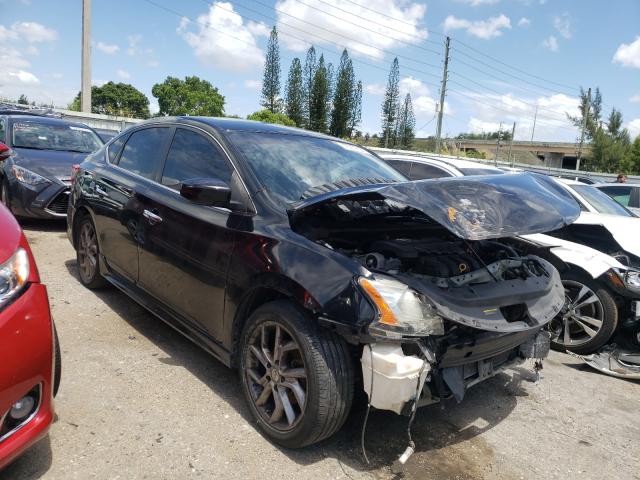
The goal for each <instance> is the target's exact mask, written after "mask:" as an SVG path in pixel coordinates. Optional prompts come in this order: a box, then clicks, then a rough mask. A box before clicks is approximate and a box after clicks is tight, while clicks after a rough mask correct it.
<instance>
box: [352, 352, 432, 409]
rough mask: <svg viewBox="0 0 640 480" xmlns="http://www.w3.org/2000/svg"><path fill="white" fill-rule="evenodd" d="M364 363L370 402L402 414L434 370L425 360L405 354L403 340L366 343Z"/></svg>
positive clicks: (364, 375) (365, 382)
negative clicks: (400, 341) (401, 341)
mask: <svg viewBox="0 0 640 480" xmlns="http://www.w3.org/2000/svg"><path fill="white" fill-rule="evenodd" d="M360 363H361V364H362V380H363V383H364V390H365V392H367V395H368V396H369V403H370V404H371V405H372V406H374V407H375V408H378V409H381V410H391V411H393V412H396V413H398V414H400V413H402V410H403V408H404V405H405V404H406V403H407V402H409V401H411V400H413V399H415V397H416V394H417V392H418V391H421V390H422V386H423V385H424V382H425V380H426V378H427V375H428V374H429V371H430V370H431V365H429V363H427V362H425V361H424V360H421V359H420V358H418V357H415V356H407V355H405V354H404V353H403V352H402V347H401V346H400V344H399V343H381V344H371V345H365V346H364V349H363V350H362V358H361V359H360Z"/></svg>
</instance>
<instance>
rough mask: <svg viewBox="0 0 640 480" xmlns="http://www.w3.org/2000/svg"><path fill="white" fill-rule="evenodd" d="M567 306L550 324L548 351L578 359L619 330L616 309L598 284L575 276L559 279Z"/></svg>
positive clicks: (612, 301) (607, 292) (578, 275)
mask: <svg viewBox="0 0 640 480" xmlns="http://www.w3.org/2000/svg"><path fill="white" fill-rule="evenodd" d="M562 285H563V286H564V289H565V296H566V303H565V306H564V308H563V309H562V311H561V312H560V313H559V314H558V315H557V316H556V318H554V319H553V320H552V321H551V322H550V323H549V331H550V332H551V347H552V348H553V349H554V350H560V351H565V350H568V351H570V352H573V353H577V354H579V355H587V354H589V353H593V352H595V351H596V350H598V349H599V348H600V347H602V346H603V345H604V344H606V343H607V342H608V341H609V340H610V339H611V337H612V335H613V333H614V332H615V330H616V328H617V326H618V308H617V306H616V302H615V301H614V299H613V297H612V296H611V294H610V293H609V291H608V290H607V289H606V288H604V287H603V286H602V285H601V284H600V283H599V282H597V281H595V280H593V279H591V278H587V277H586V276H585V275H580V274H577V273H575V272H568V273H566V274H563V275H562Z"/></svg>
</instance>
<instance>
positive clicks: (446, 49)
mask: <svg viewBox="0 0 640 480" xmlns="http://www.w3.org/2000/svg"><path fill="white" fill-rule="evenodd" d="M450 42H451V38H450V37H447V38H446V40H445V41H444V69H443V70H442V85H441V87H440V105H439V110H438V128H437V130H436V153H440V136H441V135H442V115H443V114H444V97H445V94H446V93H447V76H448V75H449V43H450Z"/></svg>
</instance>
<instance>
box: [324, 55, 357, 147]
mask: <svg viewBox="0 0 640 480" xmlns="http://www.w3.org/2000/svg"><path fill="white" fill-rule="evenodd" d="M354 99H355V78H354V74H353V63H352V62H351V59H350V58H349V54H348V53H347V50H346V49H345V50H344V51H343V52H342V57H341V58H340V65H339V67H338V73H337V75H336V82H335V87H334V92H333V109H332V110H331V127H330V129H329V131H330V133H331V135H333V136H335V137H345V136H349V135H350V133H351V132H350V128H349V127H350V124H351V122H350V119H351V115H352V113H353V103H354Z"/></svg>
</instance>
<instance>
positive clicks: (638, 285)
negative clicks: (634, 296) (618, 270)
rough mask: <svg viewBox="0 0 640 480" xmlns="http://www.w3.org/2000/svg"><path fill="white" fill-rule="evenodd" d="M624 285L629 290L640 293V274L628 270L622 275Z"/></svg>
mask: <svg viewBox="0 0 640 480" xmlns="http://www.w3.org/2000/svg"><path fill="white" fill-rule="evenodd" d="M623 278H624V284H625V285H626V286H627V288H629V289H631V290H636V291H638V292H640V272H639V271H637V270H629V271H627V273H625V275H624V277H623Z"/></svg>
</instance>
